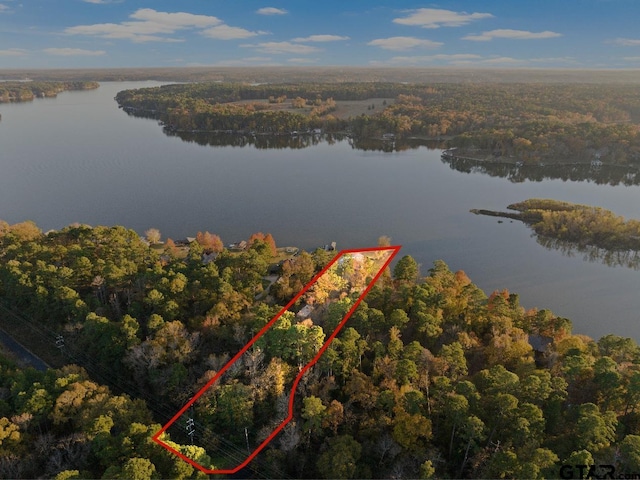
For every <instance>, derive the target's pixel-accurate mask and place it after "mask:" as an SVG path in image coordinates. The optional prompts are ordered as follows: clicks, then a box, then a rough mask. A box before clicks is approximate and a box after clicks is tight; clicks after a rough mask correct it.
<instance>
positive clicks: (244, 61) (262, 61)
mask: <svg viewBox="0 0 640 480" xmlns="http://www.w3.org/2000/svg"><path fill="white" fill-rule="evenodd" d="M216 65H217V66H227V67H244V66H273V65H278V64H277V63H274V62H273V59H272V58H271V57H245V58H236V59H233V60H221V61H220V62H218V63H216Z"/></svg>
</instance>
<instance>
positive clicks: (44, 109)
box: [0, 82, 640, 341]
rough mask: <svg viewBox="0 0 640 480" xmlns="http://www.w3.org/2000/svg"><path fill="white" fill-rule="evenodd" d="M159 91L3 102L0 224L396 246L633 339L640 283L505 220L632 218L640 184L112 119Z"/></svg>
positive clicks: (432, 154) (577, 324) (636, 276)
mask: <svg viewBox="0 0 640 480" xmlns="http://www.w3.org/2000/svg"><path fill="white" fill-rule="evenodd" d="M155 85H159V83H157V82H122V83H116V82H114V83H104V84H102V85H101V87H100V88H99V89H98V90H93V91H81V92H66V93H62V94H60V95H59V96H58V97H57V98H55V99H38V100H36V101H34V102H32V103H23V104H0V114H1V115H2V121H1V122H0V218H2V219H4V220H6V221H8V222H10V223H14V222H20V221H23V220H27V219H29V220H33V221H35V222H36V223H37V224H38V225H39V226H40V228H42V229H43V230H45V231H47V230H49V229H58V228H62V227H64V226H66V225H68V224H70V223H73V222H81V223H88V224H91V225H115V224H120V225H124V226H126V227H129V228H133V229H135V230H136V231H137V232H139V233H141V234H142V233H143V232H144V231H145V230H146V229H148V228H150V227H155V228H158V229H160V231H161V232H162V234H163V238H166V237H172V238H174V239H179V238H184V237H186V236H195V234H196V232H198V231H204V230H208V231H210V232H214V233H217V234H219V235H220V236H221V237H222V239H223V241H224V242H225V243H231V242H235V241H238V240H241V239H246V238H247V237H248V236H249V235H250V234H251V233H254V232H257V231H262V232H265V233H266V232H271V233H272V234H273V236H274V237H275V240H276V242H277V243H278V245H282V246H285V245H295V246H300V247H303V248H307V249H312V248H314V247H316V246H318V245H324V244H326V243H329V242H331V241H336V242H337V244H338V248H339V249H343V248H359V247H369V246H375V245H376V243H377V239H378V237H379V236H381V235H388V236H390V237H391V238H392V241H393V243H394V244H398V245H402V246H403V249H402V250H401V252H400V256H401V255H405V254H410V255H412V256H413V257H414V258H415V259H416V260H417V261H418V262H419V263H420V264H421V265H422V273H424V274H426V273H427V270H428V269H429V268H430V266H431V265H432V263H433V261H434V260H436V259H443V260H444V261H446V262H447V263H448V264H449V266H450V267H451V269H452V270H458V269H462V270H464V271H465V272H466V273H467V274H468V275H469V277H470V278H471V279H472V281H473V282H474V283H476V284H477V285H478V286H479V287H481V288H482V289H483V290H484V291H485V292H487V293H491V291H493V290H495V289H503V288H508V289H509V290H510V291H512V292H516V293H519V294H520V301H521V304H522V305H523V306H524V307H526V308H530V307H538V308H549V309H551V310H552V311H553V312H554V313H555V314H556V315H561V316H565V317H568V318H570V319H571V320H572V321H573V325H574V332H575V333H584V334H587V335H590V336H592V337H595V338H599V337H600V336H602V335H605V334H607V333H614V334H616V335H621V336H630V337H633V338H635V339H636V340H637V341H640V295H639V292H640V272H639V271H637V270H631V269H628V268H623V267H615V268H612V267H608V266H606V265H603V264H600V263H590V262H587V261H584V260H583V258H582V255H580V254H578V255H576V256H573V257H568V256H564V255H563V254H562V253H560V252H559V251H555V250H547V249H545V248H544V247H542V246H540V245H539V244H538V243H536V241H535V239H534V238H532V237H531V231H530V230H529V229H528V228H527V227H526V226H525V225H523V224H521V223H519V222H514V223H510V222H509V221H508V220H506V221H505V222H504V223H497V221H496V219H495V218H489V217H482V216H475V215H473V214H471V213H469V210H470V209H471V208H486V209H491V210H504V209H505V207H506V206H507V205H508V204H510V203H514V202H517V201H521V200H525V199H527V198H532V197H542V198H554V199H557V200H564V201H569V202H576V203H584V204H590V205H598V206H601V207H604V208H607V209H610V210H613V211H614V212H615V213H617V214H619V215H624V216H626V217H633V218H640V208H639V207H638V206H639V205H640V186H637V185H633V186H624V185H618V186H610V185H598V184H596V183H594V182H570V181H562V180H544V181H542V182H536V181H528V180H525V181H522V182H519V183H514V182H510V181H509V180H507V179H504V178H499V177H492V176H489V175H484V174H482V173H474V172H472V173H461V172H459V171H456V170H454V169H453V168H451V167H450V166H449V165H448V164H446V163H444V162H443V161H441V159H440V150H430V149H428V148H426V147H419V148H415V149H410V150H406V151H402V152H382V151H363V150H357V149H354V148H353V147H352V146H351V145H350V143H349V142H348V141H346V140H345V141H338V142H335V143H333V144H329V143H326V142H320V143H319V144H318V145H314V146H312V147H309V148H305V149H288V148H284V149H257V148H254V147H252V146H245V147H232V146H220V147H213V146H202V145H199V144H198V143H195V142H185V141H183V140H181V139H180V138H178V137H175V136H174V137H169V136H166V135H165V134H164V133H163V131H162V129H161V128H160V127H159V126H158V123H157V122H156V121H154V120H149V119H140V118H134V117H131V116H129V115H127V114H126V113H124V112H123V111H122V110H120V109H118V106H117V104H116V102H115V101H114V100H113V97H114V96H115V94H116V93H117V92H118V91H120V90H124V89H128V88H140V87H145V86H155Z"/></svg>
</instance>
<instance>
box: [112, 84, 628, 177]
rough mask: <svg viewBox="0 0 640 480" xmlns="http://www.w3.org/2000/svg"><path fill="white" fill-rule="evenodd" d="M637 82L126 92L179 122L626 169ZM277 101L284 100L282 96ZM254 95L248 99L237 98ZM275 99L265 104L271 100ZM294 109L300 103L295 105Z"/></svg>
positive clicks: (137, 109)
mask: <svg viewBox="0 0 640 480" xmlns="http://www.w3.org/2000/svg"><path fill="white" fill-rule="evenodd" d="M639 88H640V87H638V86H637V85H585V84H573V85H569V84H497V83H490V84H469V85H462V84H457V83H450V84H431V85H424V84H394V83H374V82H370V83H341V84H336V83H331V84H312V83H311V84H309V83H305V84H264V85H247V84H239V83H236V84H234V83H201V84H186V85H167V86H163V87H154V88H148V89H139V90H127V91H123V92H120V93H118V95H117V97H116V98H117V100H118V103H119V104H120V105H121V106H123V107H125V108H127V109H128V111H130V112H132V113H133V114H136V115H138V114H145V112H147V113H148V112H153V114H154V115H156V116H157V117H159V118H160V119H162V120H163V121H164V122H165V123H167V124H168V125H170V126H172V128H175V129H178V130H184V131H192V130H236V131H237V130H250V131H259V132H272V133H286V132H290V131H293V130H303V129H308V128H317V127H323V128H325V129H327V130H329V131H345V130H349V131H350V132H351V133H352V134H353V135H354V136H355V137H357V138H368V137H379V136H382V135H383V134H384V133H393V134H395V135H397V136H399V137H409V136H420V137H424V138H431V139H447V140H448V141H449V144H450V146H455V147H458V148H459V149H460V150H461V151H464V152H466V153H467V154H468V155H470V156H475V157H478V158H496V157H498V158H503V159H508V158H512V159H513V160H512V161H513V162H514V163H515V162H516V161H520V162H523V163H524V164H539V163H573V162H578V163H580V162H582V163H590V162H591V161H593V160H594V159H597V160H598V162H601V163H605V164H616V165H624V164H629V163H638V162H640V136H639V135H638V132H639V123H640V100H639V98H640V95H638V93H639ZM381 97H386V98H389V97H392V98H395V99H396V101H395V102H394V103H393V104H391V105H387V106H386V108H384V109H382V110H380V111H372V110H370V113H368V114H362V115H358V116H354V117H351V118H349V119H337V118H335V117H334V116H332V115H331V113H330V111H331V110H332V108H323V109H319V110H316V111H315V112H312V114H311V115H302V114H299V113H296V112H295V111H287V110H277V111H274V110H264V109H263V108H262V107H258V108H257V107H256V105H257V104H255V102H253V103H252V102H249V103H246V102H248V101H251V100H259V99H262V100H264V99H269V98H272V99H273V102H274V103H278V102H284V101H285V99H286V98H289V99H292V103H295V106H298V107H299V106H300V105H302V104H303V103H304V104H305V105H306V104H308V103H313V102H315V101H316V100H319V101H320V102H329V101H330V100H331V101H337V102H339V101H343V100H367V99H370V98H381ZM276 99H278V102H276ZM240 101H245V103H239V104H238V103H233V104H232V103H231V102H240ZM264 105H266V104H264ZM295 106H294V108H295Z"/></svg>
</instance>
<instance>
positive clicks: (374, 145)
mask: <svg viewBox="0 0 640 480" xmlns="http://www.w3.org/2000/svg"><path fill="white" fill-rule="evenodd" d="M164 132H165V134H166V135H168V136H171V137H178V138H180V139H181V140H183V141H185V142H189V143H197V144H198V145H203V146H210V147H248V146H250V147H254V148H257V149H270V148H273V149H285V148H286V149H292V150H297V149H303V148H309V147H313V146H316V145H319V144H321V143H327V144H329V145H333V144H335V143H337V142H341V141H345V140H346V141H348V142H349V145H351V147H352V148H353V149H354V150H364V151H376V152H387V153H392V152H403V151H406V150H415V149H418V148H420V147H422V146H426V147H427V148H430V149H433V150H435V149H437V148H442V145H441V144H439V143H438V142H434V141H428V140H421V139H403V140H393V141H389V140H383V139H379V138H365V139H356V138H353V137H352V136H350V135H349V134H347V133H323V134H311V133H298V134H294V135H260V134H251V133H246V132H240V133H237V132H233V133H226V132H217V133H212V132H176V131H171V130H170V129H167V128H165V129H164Z"/></svg>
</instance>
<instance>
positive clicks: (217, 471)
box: [152, 246, 401, 474]
mask: <svg viewBox="0 0 640 480" xmlns="http://www.w3.org/2000/svg"><path fill="white" fill-rule="evenodd" d="M400 248H401V246H394V247H373V248H361V249H354V250H341V251H340V252H339V253H338V254H337V255H336V256H335V257H334V258H333V259H332V260H331V262H329V264H328V265H327V266H326V267H324V268H323V269H322V271H320V273H318V274H317V275H316V276H314V277H313V278H312V279H311V281H310V282H309V283H307V285H305V287H304V288H303V289H302V290H301V291H300V292H298V294H297V295H296V296H295V297H294V298H293V299H292V300H291V301H290V302H289V303H288V304H287V305H285V306H284V307H282V309H281V310H280V311H279V312H278V313H277V314H276V315H275V316H274V317H273V318H272V319H271V320H269V323H267V324H266V325H265V326H264V327H263V328H262V329H261V330H260V331H259V332H258V333H257V334H256V335H255V336H254V337H253V338H252V339H251V340H249V342H248V343H247V344H246V345H245V346H244V347H242V349H241V350H240V351H239V352H238V353H237V354H236V355H235V356H234V357H233V358H232V359H231V360H229V362H227V364H226V365H225V366H224V367H222V369H220V371H219V372H218V373H217V374H216V375H215V376H214V377H213V378H212V379H211V380H209V381H208V382H207V384H206V385H205V386H204V387H202V388H201V389H200V390H199V391H198V393H196V394H195V395H194V396H193V398H192V399H191V400H189V401H188V402H187V403H186V404H185V405H184V407H182V408H181V409H180V410H179V411H178V413H176V414H175V415H174V416H173V418H172V419H171V420H169V422H167V424H166V425H164V426H163V427H162V428H161V429H160V430H158V432H157V433H156V434H155V435H154V436H153V437H152V439H153V441H154V442H156V443H158V444H159V445H161V446H162V447H164V448H166V449H167V450H169V451H170V452H171V453H173V454H175V455H177V456H178V457H180V458H181V459H182V460H184V461H185V462H187V463H189V464H190V465H192V466H193V467H195V468H197V469H198V470H200V471H202V472H204V473H206V474H233V473H236V472H238V471H239V470H241V469H242V468H244V467H246V466H247V465H248V464H249V462H251V460H253V459H254V458H255V457H256V455H258V453H260V451H262V449H264V447H266V446H267V445H268V444H269V443H270V442H271V440H273V439H274V437H275V436H276V435H277V434H278V433H280V431H281V430H282V429H283V428H284V427H285V425H287V423H289V422H290V421H291V419H292V418H293V401H294V398H295V392H296V389H297V388H298V383H300V380H301V379H302V377H303V376H304V374H305V373H306V372H307V371H308V370H309V369H310V368H311V367H312V366H313V365H315V364H316V362H317V361H318V360H319V359H320V357H321V356H322V354H323V353H324V352H325V350H326V349H327V348H328V347H329V345H330V344H331V342H332V341H333V339H334V338H335V337H336V335H338V333H339V332H340V330H341V329H342V327H343V326H344V325H345V323H347V320H349V317H351V315H352V314H353V312H354V311H355V310H356V308H358V305H360V303H361V302H362V300H363V299H364V297H365V296H366V295H367V294H368V293H369V291H370V290H371V288H373V285H374V284H375V283H376V281H377V280H378V279H379V278H380V276H381V275H382V274H383V272H384V270H385V269H386V268H387V267H388V266H389V264H390V263H391V260H393V257H395V256H396V254H397V253H398V252H399V251H400ZM376 251H390V252H392V253H391V255H389V258H388V259H387V260H386V261H385V262H384V265H382V267H381V268H380V270H379V271H378V273H377V274H376V276H375V277H374V278H373V279H372V280H371V282H369V284H368V285H367V288H365V289H364V291H363V292H362V293H361V294H360V296H359V297H358V299H357V300H356V301H355V303H354V304H353V305H352V306H351V308H350V309H349V311H348V312H347V313H346V314H345V316H344V318H343V319H342V320H341V321H340V323H339V324H338V326H337V327H336V328H335V330H334V331H333V333H331V335H330V336H329V338H328V339H327V341H326V342H325V343H324V345H323V346H322V347H321V348H320V350H319V351H318V353H317V354H316V355H315V357H313V358H312V359H311V361H310V362H309V363H307V364H306V365H305V366H304V367H303V368H302V370H301V371H300V372H299V373H298V376H297V377H296V378H295V380H294V382H293V386H292V387H291V394H290V395H289V415H288V416H287V417H286V418H285V419H284V420H283V421H282V423H280V425H278V426H277V427H276V428H275V430H274V431H273V432H272V433H271V434H270V435H269V436H268V437H267V438H266V439H265V440H264V441H263V442H262V443H261V444H260V445H259V446H258V447H257V448H256V449H255V450H254V451H253V452H251V454H249V455H248V457H247V459H246V460H245V461H244V462H242V463H241V464H240V465H238V466H237V467H234V468H228V469H213V470H211V469H207V468H205V467H203V466H202V465H200V464H198V463H197V462H196V461H194V460H192V459H191V458H188V457H187V456H186V455H184V454H182V453H181V452H179V451H177V450H176V449H175V448H173V447H171V446H170V445H167V444H166V443H164V442H163V441H162V440H160V436H161V435H162V434H163V433H165V432H166V431H167V429H168V428H169V427H170V426H171V425H173V424H174V423H175V422H176V420H178V418H180V416H182V415H183V414H184V413H185V412H186V411H187V409H188V408H189V407H191V405H193V404H194V403H195V402H196V401H197V400H198V398H200V397H201V396H202V394H203V393H204V392H205V391H206V390H207V389H208V388H209V387H211V385H213V384H214V383H215V382H216V381H217V380H218V379H219V378H220V377H221V376H222V374H224V373H225V372H226V371H227V370H228V369H229V368H230V367H231V365H233V363H235V362H236V360H238V359H239V358H240V357H241V356H242V355H243V354H244V353H245V352H246V351H247V350H248V349H249V348H251V346H252V345H253V344H254V343H255V342H256V341H257V340H258V339H259V338H260V337H261V336H262V335H263V334H264V333H265V332H266V331H267V330H268V329H269V328H271V326H272V325H273V324H274V323H275V322H276V321H277V320H278V319H279V318H280V316H282V314H284V312H286V311H288V310H289V308H291V306H293V304H294V303H296V301H298V299H299V298H300V297H301V296H302V295H304V294H305V293H306V292H307V290H309V288H311V286H312V285H313V284H314V283H315V282H316V281H317V280H318V279H319V278H320V277H321V276H322V275H323V274H324V273H325V272H326V271H327V270H329V268H331V267H332V266H333V265H334V264H335V263H336V262H337V261H338V259H339V258H340V257H342V256H344V255H347V254H354V253H363V252H376Z"/></svg>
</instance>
